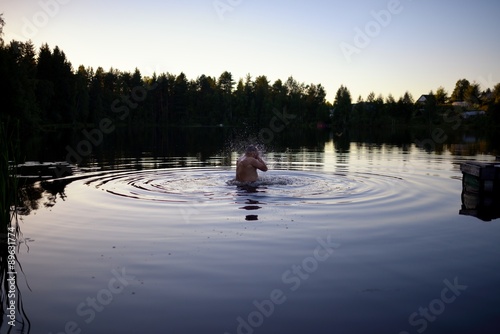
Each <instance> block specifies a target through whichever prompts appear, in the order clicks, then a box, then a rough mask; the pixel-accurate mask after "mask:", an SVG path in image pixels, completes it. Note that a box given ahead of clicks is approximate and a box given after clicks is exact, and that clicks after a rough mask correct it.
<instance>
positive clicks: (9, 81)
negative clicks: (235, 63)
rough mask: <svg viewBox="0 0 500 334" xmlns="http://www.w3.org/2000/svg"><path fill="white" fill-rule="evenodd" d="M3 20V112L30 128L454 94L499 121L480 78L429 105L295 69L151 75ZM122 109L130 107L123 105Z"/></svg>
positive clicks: (266, 112) (377, 110)
mask: <svg viewBox="0 0 500 334" xmlns="http://www.w3.org/2000/svg"><path fill="white" fill-rule="evenodd" d="M3 24H4V22H3V20H2V17H1V15H0V78H2V79H1V80H0V92H1V94H2V105H3V106H2V113H1V115H0V117H1V119H0V120H1V121H2V122H4V123H12V122H11V121H12V120H13V121H16V122H19V123H20V124H22V127H23V128H25V129H43V128H47V127H59V126H68V127H85V126H91V125H95V124H98V123H99V122H100V120H102V119H103V118H106V117H110V115H111V116H114V117H115V118H117V119H118V120H119V122H120V123H122V124H124V125H134V126H135V125H164V126H170V125H174V126H175V125H191V126H193V125H198V126H217V125H220V124H224V125H230V126H238V125H249V126H252V125H254V126H263V125H266V124H269V122H270V120H271V119H272V117H274V115H275V114H276V111H278V112H282V110H286V112H287V113H288V114H293V115H294V122H293V124H292V125H291V126H317V125H321V126H322V127H330V126H332V127H334V128H336V129H345V128H348V127H351V126H358V127H374V126H384V125H387V124H392V125H394V124H397V125H411V124H414V123H419V122H421V123H422V122H423V123H425V122H430V121H432V120H433V119H434V118H436V117H437V115H439V114H440V113H442V112H443V110H444V109H446V108H449V106H450V103H452V102H457V101H465V102H468V103H469V105H470V106H471V108H476V109H481V110H484V111H486V112H487V114H488V115H489V116H490V118H492V119H493V122H492V124H497V125H498V124H500V121H499V120H500V117H499V114H500V112H499V109H500V107H499V106H500V84H497V85H496V86H495V87H494V89H493V90H491V89H487V90H486V91H481V88H480V86H479V84H477V83H470V82H469V81H468V80H466V79H461V80H459V81H457V84H456V87H455V89H454V90H453V92H452V94H451V96H448V93H447V92H446V91H445V89H444V88H442V87H439V88H438V89H437V91H436V93H434V92H432V91H431V92H430V93H429V94H427V95H426V97H427V99H426V101H425V103H423V104H422V103H416V101H415V100H414V98H413V97H412V96H411V94H410V93H408V92H406V93H405V94H404V95H403V96H402V97H400V98H399V99H398V100H396V99H395V98H394V97H393V96H392V95H391V94H390V95H389V96H387V97H386V98H384V97H383V96H382V95H378V96H377V95H376V94H375V93H373V92H372V93H370V94H369V95H368V96H367V97H366V99H364V98H362V97H361V96H360V97H358V99H357V101H356V102H354V101H353V100H352V97H351V94H350V92H349V90H348V88H347V87H344V86H341V87H340V88H339V89H338V91H337V94H336V96H335V100H334V101H333V104H332V103H330V102H328V101H327V100H326V91H325V89H324V87H323V86H322V85H321V84H308V85H306V84H304V83H300V82H298V81H296V80H295V79H294V78H293V77H289V78H288V79H287V80H285V81H282V80H280V79H278V80H276V81H274V82H273V83H271V81H270V80H269V79H268V78H267V77H266V76H265V75H261V76H257V77H256V78H252V77H251V76H250V75H249V74H248V75H247V76H246V77H245V78H240V79H239V80H238V81H235V78H234V77H233V75H232V74H231V73H230V72H228V71H225V72H223V73H222V74H221V75H220V76H219V77H218V78H216V77H212V76H206V75H201V76H199V77H197V78H196V79H188V78H187V77H186V75H185V74H184V73H180V74H178V75H175V74H172V73H162V74H153V75H152V76H150V77H147V76H143V75H142V74H141V72H140V71H139V69H135V71H133V72H126V71H119V70H117V69H113V68H111V69H109V70H107V71H105V70H104V69H103V68H102V67H98V68H97V69H93V68H91V67H84V66H83V65H81V66H79V67H78V69H76V70H75V69H74V68H73V67H72V65H71V63H70V62H69V60H68V59H67V58H66V55H65V54H64V52H63V51H62V50H60V49H59V48H58V47H57V46H56V47H55V48H54V49H51V48H50V47H49V46H48V45H47V44H44V45H42V46H41V47H40V49H39V50H38V52H36V51H35V47H34V45H33V43H32V42H31V41H28V42H19V41H12V42H10V43H8V44H7V43H5V42H4V41H3V39H1V36H2V31H1V28H2V27H3ZM125 109H127V113H118V111H120V110H125Z"/></svg>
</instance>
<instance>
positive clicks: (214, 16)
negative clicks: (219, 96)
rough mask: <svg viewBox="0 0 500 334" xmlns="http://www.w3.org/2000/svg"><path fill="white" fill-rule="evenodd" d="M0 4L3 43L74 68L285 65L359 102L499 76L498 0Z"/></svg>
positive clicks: (284, 74)
mask: <svg viewBox="0 0 500 334" xmlns="http://www.w3.org/2000/svg"><path fill="white" fill-rule="evenodd" d="M0 12H3V13H4V19H5V21H6V26H5V28H4V40H5V41H6V42H9V41H11V40H12V39H15V40H20V41H27V40H29V39H31V40H32V41H33V43H34V45H35V46H36V47H37V48H38V47H40V46H41V45H42V44H43V43H48V44H49V46H50V47H51V48H54V47H55V46H56V45H57V46H59V48H60V49H61V50H63V51H64V52H65V54H66V56H67V58H68V60H69V61H70V62H71V63H72V65H73V67H74V68H75V69H76V68H78V66H79V65H84V66H85V67H87V66H92V67H94V69H95V68H97V67H99V66H101V67H103V68H104V69H105V70H109V69H110V68H111V67H113V68H116V69H118V70H122V71H133V70H134V69H135V68H136V67H137V68H139V70H140V71H141V73H142V74H143V75H151V74H152V73H153V72H156V73H162V72H170V73H173V74H176V75H177V74H179V73H180V72H184V73H185V74H186V76H187V77H188V79H196V78H197V77H198V76H200V75H202V74H205V75H210V76H215V77H216V78H218V77H219V76H220V74H221V73H222V72H224V71H229V72H231V73H232V74H233V77H234V78H235V81H237V80H238V79H239V78H244V77H245V76H246V74H247V73H250V75H251V76H252V77H253V78H255V77H257V76H259V75H266V76H267V77H268V79H269V80H270V81H271V83H273V82H274V81H275V80H276V79H282V80H283V81H285V80H286V79H287V78H288V77H289V76H293V77H294V78H295V79H296V80H297V81H299V82H304V83H305V84H310V83H314V84H322V85H323V86H324V87H325V89H326V91H327V93H328V95H327V99H328V100H329V101H330V102H333V99H334V97H335V93H336V91H337V90H338V88H339V87H340V85H344V86H346V87H347V88H348V89H349V90H350V92H351V94H352V96H353V100H354V101H356V100H357V97H358V96H359V95H361V96H362V97H363V98H365V99H366V97H367V96H368V94H369V93H370V92H371V91H373V92H375V94H376V95H378V94H382V95H383V96H384V97H387V95H388V94H389V93H392V94H393V96H394V97H395V98H396V99H398V98H399V97H400V96H402V95H403V94H404V92H405V91H407V90H408V91H409V92H410V93H411V94H412V95H413V97H414V99H417V98H418V97H419V96H420V95H421V94H427V93H428V92H429V91H430V90H433V91H436V89H437V88H438V87H439V86H443V87H444V88H445V89H446V90H447V91H448V93H449V94H451V92H452V91H453V88H454V87H455V83H456V81H457V80H459V79H462V78H465V79H468V80H469V81H471V82H474V81H475V82H477V83H479V84H480V85H481V88H482V89H486V88H493V86H494V85H495V84H497V83H499V82H500V64H499V60H500V38H499V35H498V33H499V32H500V19H499V17H500V1H491V0H487V1H486V0H478V1H463V0H459V1H452V0H441V1H440V0H383V1H379V0H372V1H369V0H353V1H335V0H330V1H326V0H325V1H323V0H318V1H314V0H309V1H290V0H288V1H272V0H215V1H214V0H190V1H180V0H177V1H173V0H163V1H160V0H141V1H130V0H120V1H117V0H108V1H106V0H85V1H84V0H23V1H19V0H4V1H3V2H2V7H0Z"/></svg>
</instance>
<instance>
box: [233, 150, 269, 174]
mask: <svg viewBox="0 0 500 334" xmlns="http://www.w3.org/2000/svg"><path fill="white" fill-rule="evenodd" d="M257 169H260V170H261V171H263V172H265V171H267V166H266V163H265V162H264V161H263V160H262V159H261V158H260V156H259V151H258V150H257V149H256V148H255V146H249V147H247V150H246V152H245V155H244V156H242V157H241V158H239V159H238V161H237V162H236V181H239V182H254V181H257V179H258V177H259V176H258V174H257Z"/></svg>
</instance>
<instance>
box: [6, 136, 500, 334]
mask: <svg viewBox="0 0 500 334" xmlns="http://www.w3.org/2000/svg"><path fill="white" fill-rule="evenodd" d="M58 136H59V135H54V138H52V139H51V138H49V139H44V141H40V142H41V143H42V144H37V145H41V147H40V146H32V148H31V150H29V149H28V152H29V153H28V154H27V159H28V160H32V161H38V160H42V161H63V160H65V157H67V154H68V152H69V151H68V147H69V148H72V149H73V150H74V151H75V152H77V153H78V152H79V151H78V148H81V149H82V150H80V151H81V153H82V152H83V153H86V151H85V150H84V146H83V145H80V146H78V145H79V144H81V143H82V140H84V138H86V137H84V136H82V135H81V134H78V133H77V134H76V135H73V137H72V136H71V135H68V136H66V137H64V140H63V142H64V143H69V144H68V145H56V144H55V143H57V142H58V141H61V138H59V137H58ZM250 136H251V133H250V132H248V131H247V132H245V131H243V132H240V133H238V134H234V133H231V134H228V132H227V130H225V129H189V130H186V131H185V132H183V131H174V130H172V131H169V130H164V129H155V130H148V129H144V130H142V131H141V133H140V134H137V135H136V134H134V133H128V132H126V131H117V133H114V134H111V135H110V136H108V137H105V138H102V140H101V141H100V142H98V143H97V144H98V145H95V147H93V150H92V152H91V153H90V152H89V153H88V154H80V155H81V156H80V159H78V157H75V156H72V157H71V159H73V160H74V161H70V162H78V163H79V164H78V166H77V167H76V166H72V167H71V175H69V176H66V177H63V178H60V179H58V180H53V179H50V180H47V181H44V182H40V181H38V182H37V183H35V184H34V185H33V186H31V187H29V188H28V189H26V190H25V192H24V195H25V203H24V209H23V213H22V215H20V216H19V227H20V230H21V232H22V233H21V234H20V235H19V236H18V239H19V240H18V242H19V248H18V250H17V258H18V262H19V264H20V265H21V266H22V270H23V272H22V273H21V270H20V269H21V268H20V267H19V266H18V275H17V292H18V293H19V299H22V311H23V312H24V313H23V312H21V310H19V309H18V310H17V312H16V320H17V321H18V322H17V323H16V326H15V327H12V330H13V332H19V333H21V332H26V333H27V332H28V329H30V330H31V331H30V332H31V333H54V334H56V333H93V334H99V333H103V334H104V333H219V334H225V333H230V334H234V333H246V334H249V333H395V334H397V333H424V332H425V333H497V332H498V329H499V328H500V285H499V282H500V270H499V258H500V244H499V240H500V221H498V219H496V217H490V218H489V219H484V217H480V218H478V217H475V216H473V215H470V213H469V214H464V213H466V212H468V211H466V210H463V209H464V208H463V203H462V174H461V172H460V164H461V163H463V162H466V161H483V162H493V161H495V154H497V153H494V152H498V151H495V150H494V146H493V145H492V143H490V142H485V141H483V140H481V138H479V137H477V138H476V137H474V136H471V135H460V136H455V137H453V138H451V137H450V139H449V140H447V141H444V140H443V141H436V138H433V137H432V136H430V135H429V136H428V137H426V136H425V134H424V135H420V136H419V137H418V138H417V137H412V136H411V135H409V134H408V133H401V134H398V135H396V136H389V135H387V134H380V135H379V137H376V138H363V139H360V138H357V137H356V136H352V137H348V135H347V134H333V133H330V132H329V131H316V130H313V131H296V132H289V133H287V134H285V133H283V134H273V137H269V136H268V137H266V138H265V139H266V140H265V143H263V144H261V145H260V148H261V149H262V151H263V156H264V159H265V160H266V161H267V163H268V166H269V171H268V172H266V173H262V172H260V174H259V175H260V179H259V181H257V182H256V183H254V184H250V185H244V186H242V185H238V184H236V183H234V182H233V179H234V173H235V172H234V171H235V163H236V160H237V158H238V157H239V156H240V154H241V153H242V150H243V147H244V146H245V145H246V144H247V142H248V138H250ZM415 138H417V140H415ZM260 139H262V138H260ZM118 143H120V144H118ZM492 147H493V149H492ZM71 159H69V160H71ZM76 160H79V161H76ZM29 164H30V163H28V165H29ZM31 164H34V163H31ZM461 213H462V214H461ZM7 321H8V320H4V322H3V324H2V327H1V329H2V333H3V332H6V330H8V329H9V328H10V326H9V325H8V324H7V323H6V322H7ZM22 324H24V326H25V327H24V329H23V330H21V327H22ZM16 330H17V331H16Z"/></svg>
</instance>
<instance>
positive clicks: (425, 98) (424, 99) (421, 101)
mask: <svg viewBox="0 0 500 334" xmlns="http://www.w3.org/2000/svg"><path fill="white" fill-rule="evenodd" d="M429 98H430V95H422V96H420V97H419V98H418V100H417V102H415V103H417V104H426V103H427V101H428V100H429Z"/></svg>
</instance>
